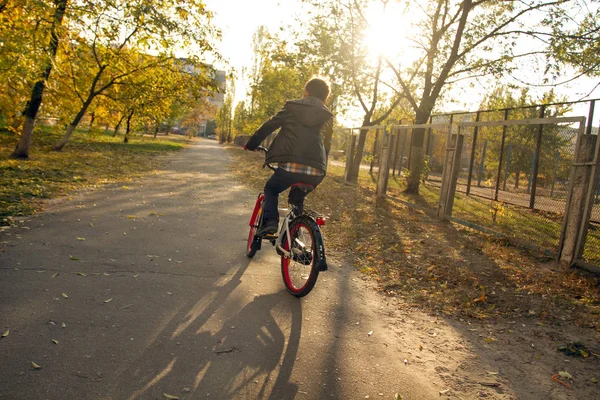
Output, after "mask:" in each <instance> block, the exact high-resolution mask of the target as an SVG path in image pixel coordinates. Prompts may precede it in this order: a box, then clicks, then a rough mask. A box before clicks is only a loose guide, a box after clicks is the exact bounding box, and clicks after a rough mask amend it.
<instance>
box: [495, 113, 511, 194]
mask: <svg viewBox="0 0 600 400" xmlns="http://www.w3.org/2000/svg"><path fill="white" fill-rule="evenodd" d="M507 119H508V109H506V110H504V120H505V121H506V120H507ZM506 128H507V126H506V125H504V126H503V127H502V143H501V144H500V157H499V159H498V175H497V176H496V193H495V194H494V200H496V201H498V191H499V190H500V179H501V174H502V159H503V158H504V143H505V142H506ZM504 187H505V188H506V178H505V179H504Z"/></svg>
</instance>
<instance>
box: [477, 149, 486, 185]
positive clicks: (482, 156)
mask: <svg viewBox="0 0 600 400" xmlns="http://www.w3.org/2000/svg"><path fill="white" fill-rule="evenodd" d="M487 144H488V141H487V139H486V140H484V141H483V151H482V153H481V162H480V163H479V171H477V187H480V186H481V176H482V175H483V169H484V168H485V155H486V153H487Z"/></svg>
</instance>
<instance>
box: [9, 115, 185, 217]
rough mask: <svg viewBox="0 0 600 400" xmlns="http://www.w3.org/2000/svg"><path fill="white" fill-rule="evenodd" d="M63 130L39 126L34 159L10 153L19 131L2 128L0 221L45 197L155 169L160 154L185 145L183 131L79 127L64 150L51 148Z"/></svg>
mask: <svg viewBox="0 0 600 400" xmlns="http://www.w3.org/2000/svg"><path fill="white" fill-rule="evenodd" d="M61 134H62V132H61V131H60V130H59V129H56V128H51V127H39V128H36V131H35V133H34V138H33V143H32V149H31V152H30V157H29V160H13V159H10V158H9V156H10V153H11V152H12V151H13V149H14V148H15V146H16V143H17V141H18V137H17V136H16V135H14V134H13V133H11V132H8V131H2V130H0V225H8V224H10V223H11V220H12V218H13V217H15V216H23V215H30V214H32V213H34V212H36V211H37V210H39V209H40V208H41V207H42V203H41V200H44V199H49V198H53V197H57V196H64V195H67V194H68V193H69V192H71V191H73V190H74V189H78V188H82V187H90V186H95V185H98V184H103V183H108V182H115V181H119V182H121V181H128V180H131V179H133V178H135V177H138V176H140V175H141V174H144V173H148V172H151V171H152V170H153V169H154V168H155V167H156V165H158V164H157V163H160V162H162V161H161V157H157V156H160V155H163V154H167V153H171V152H173V151H177V150H180V149H182V148H183V147H184V145H185V139H184V138H183V137H180V136H169V137H162V136H161V137H159V138H157V139H154V138H152V137H149V136H132V137H131V138H130V140H129V143H123V137H122V136H117V137H112V135H110V134H103V133H100V132H97V131H91V132H88V131H87V130H79V131H76V132H75V133H74V134H73V136H72V138H71V140H70V142H69V143H68V145H67V147H65V148H64V149H63V150H62V151H61V152H56V151H52V150H51V145H52V144H54V143H55V142H56V141H57V140H58V139H59V138H60V137H61Z"/></svg>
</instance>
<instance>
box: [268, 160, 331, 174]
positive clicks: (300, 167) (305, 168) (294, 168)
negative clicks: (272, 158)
mask: <svg viewBox="0 0 600 400" xmlns="http://www.w3.org/2000/svg"><path fill="white" fill-rule="evenodd" d="M279 168H281V169H282V170H284V171H287V172H293V173H295V174H304V175H312V176H323V175H325V172H323V171H321V170H320V169H318V168H314V167H311V166H310V165H304V164H298V163H279Z"/></svg>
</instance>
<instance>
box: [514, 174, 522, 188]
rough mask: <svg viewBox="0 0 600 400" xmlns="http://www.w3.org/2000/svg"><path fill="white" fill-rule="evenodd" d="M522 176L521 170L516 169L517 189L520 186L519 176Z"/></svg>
mask: <svg viewBox="0 0 600 400" xmlns="http://www.w3.org/2000/svg"><path fill="white" fill-rule="evenodd" d="M520 177H521V171H515V187H514V188H515V189H518V188H519V178H520Z"/></svg>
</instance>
